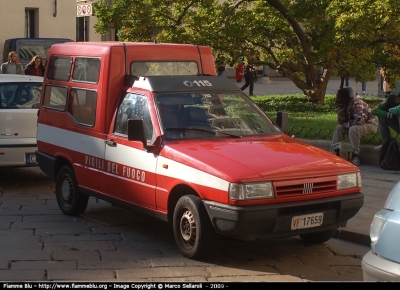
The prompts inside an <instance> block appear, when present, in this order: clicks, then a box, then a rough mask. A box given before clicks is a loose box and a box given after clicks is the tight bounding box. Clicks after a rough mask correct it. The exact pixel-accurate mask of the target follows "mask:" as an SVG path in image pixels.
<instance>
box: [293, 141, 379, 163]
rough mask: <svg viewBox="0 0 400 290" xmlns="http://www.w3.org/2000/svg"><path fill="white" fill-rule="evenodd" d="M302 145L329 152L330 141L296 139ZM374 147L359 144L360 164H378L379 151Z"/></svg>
mask: <svg viewBox="0 0 400 290" xmlns="http://www.w3.org/2000/svg"><path fill="white" fill-rule="evenodd" d="M298 140H300V141H302V142H304V143H308V144H310V145H313V146H315V147H318V148H321V149H324V150H326V151H330V148H331V144H332V141H330V140H309V139H298ZM375 146H376V145H367V144H361V147H360V159H361V164H367V165H376V166H378V164H379V151H377V150H374V147H375Z"/></svg>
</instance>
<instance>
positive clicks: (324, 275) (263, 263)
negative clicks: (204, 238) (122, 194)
mask: <svg viewBox="0 0 400 290" xmlns="http://www.w3.org/2000/svg"><path fill="white" fill-rule="evenodd" d="M0 187H1V188H0V246H1V249H2V250H1V251H0V281H108V282H111V281H114V282H122V281H146V282H151V281H163V282H167V281H177V282H183V281H184V282H190V281H192V282H193V281H196V282H235V281H240V282H244V281H252V282H265V281H292V282H295V281H362V272H361V267H360V265H361V258H362V256H363V255H364V254H365V253H366V252H367V251H368V250H369V247H368V246H363V245H359V244H355V243H350V242H346V241H343V240H340V239H331V240H330V241H328V242H327V243H324V244H321V245H304V244H303V243H302V242H301V240H300V239H299V238H298V237H295V238H287V239H279V240H267V241H259V242H242V241H237V240H233V239H227V238H220V239H218V240H217V242H216V244H215V248H214V249H213V250H211V251H210V254H209V256H208V257H207V258H205V259H203V260H200V261H194V260H189V259H186V258H183V256H181V254H180V253H179V252H178V250H177V248H176V246H175V242H174V239H173V234H172V229H171V228H170V226H168V225H167V224H165V223H163V222H161V221H158V220H153V219H151V218H148V217H144V216H141V215H138V214H134V213H131V212H126V211H122V210H120V209H118V208H115V207H112V206H111V205H110V204H108V203H106V202H103V201H98V200H96V199H94V198H91V199H90V202H89V206H88V209H87V211H86V212H85V213H84V215H83V216H81V217H68V216H65V215H63V214H62V213H61V211H60V210H59V209H58V205H57V202H56V200H55V195H54V182H53V181H52V180H50V179H49V178H48V177H46V176H45V175H44V174H43V173H41V172H40V170H39V169H38V168H29V169H0Z"/></svg>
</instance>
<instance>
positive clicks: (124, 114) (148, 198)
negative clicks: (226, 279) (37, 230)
mask: <svg viewBox="0 0 400 290" xmlns="http://www.w3.org/2000/svg"><path fill="white" fill-rule="evenodd" d="M37 141H38V151H37V152H36V157H37V161H38V163H39V166H40V168H41V169H42V170H43V171H44V172H45V173H46V174H47V175H49V176H51V177H52V178H54V180H55V182H56V195H57V201H58V204H59V206H60V209H61V210H62V211H63V212H64V213H65V214H67V215H79V214H81V213H83V212H84V211H85V209H86V207H87V203H88V197H89V196H95V197H98V198H101V199H104V200H107V201H109V202H111V203H112V204H115V205H118V206H121V207H124V208H127V209H132V210H135V211H139V212H142V213H147V214H150V215H152V216H155V217H157V218H160V219H162V220H164V221H168V222H171V223H172V224H173V230H174V235H175V240H176V243H177V246H178V248H179V249H180V251H181V252H182V253H183V255H184V256H186V257H189V258H197V257H199V256H200V255H202V254H204V252H205V251H206V250H207V247H208V246H209V245H210V243H211V242H212V239H213V237H214V234H215V233H217V234H219V235H225V236H231V237H235V238H239V239H243V240H254V239H258V238H276V237H288V236H295V235H300V237H301V238H302V239H303V240H305V241H308V242H315V243H321V242H324V241H326V240H328V239H329V238H330V237H331V235H332V233H333V231H334V230H335V229H336V228H338V227H341V226H345V225H346V222H347V220H348V219H350V218H351V217H353V216H354V215H355V214H356V213H357V211H358V210H359V209H360V208H361V207H362V205H363V200H364V197H363V194H362V193H361V176H360V171H359V169H358V168H357V167H355V166H354V165H352V164H350V163H349V162H347V161H345V160H344V159H342V158H339V157H337V156H335V155H333V154H330V153H328V152H326V151H324V150H321V149H318V148H315V147H313V146H310V145H308V144H305V143H302V142H300V141H298V140H295V139H293V138H290V137H289V136H287V135H285V134H284V133H283V132H282V131H281V130H280V129H279V127H278V126H277V125H276V124H275V123H274V122H273V121H271V119H270V118H269V117H268V116H266V115H265V114H264V113H263V112H262V111H261V110H260V109H259V108H258V107H257V106H256V105H255V104H254V103H253V102H252V101H251V100H250V99H249V98H248V97H247V96H246V95H245V94H244V93H243V92H241V91H240V90H239V89H238V87H237V86H236V85H235V84H234V83H233V82H232V81H230V80H228V79H227V78H225V77H217V76H216V71H215V66H214V60H213V57H212V53H211V51H210V49H209V48H207V47H203V46H196V45H183V44H155V43H121V42H110V43H109V42H102V43H90V42H89V43H63V44H54V45H52V47H51V49H50V51H49V55H48V62H47V67H46V73H45V77H44V83H43V90H42V97H41V103H40V108H39V116H38V135H37Z"/></svg>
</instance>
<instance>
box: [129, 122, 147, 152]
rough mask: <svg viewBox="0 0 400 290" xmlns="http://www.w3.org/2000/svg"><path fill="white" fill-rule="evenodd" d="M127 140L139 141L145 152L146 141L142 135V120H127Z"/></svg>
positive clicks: (143, 134)
mask: <svg viewBox="0 0 400 290" xmlns="http://www.w3.org/2000/svg"><path fill="white" fill-rule="evenodd" d="M128 140H129V141H140V142H142V143H143V147H144V148H146V150H147V139H146V135H145V133H144V124H143V120H128Z"/></svg>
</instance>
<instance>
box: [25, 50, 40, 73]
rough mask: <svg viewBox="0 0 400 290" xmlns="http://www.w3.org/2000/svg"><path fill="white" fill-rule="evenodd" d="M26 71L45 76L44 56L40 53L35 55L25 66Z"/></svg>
mask: <svg viewBox="0 0 400 290" xmlns="http://www.w3.org/2000/svg"><path fill="white" fill-rule="evenodd" d="M24 73H25V74H26V75H31V76H40V77H42V76H44V65H43V62H42V58H41V57H40V56H38V55H35V56H34V57H33V58H32V60H31V61H30V63H28V64H27V65H26V66H25V70H24Z"/></svg>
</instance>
